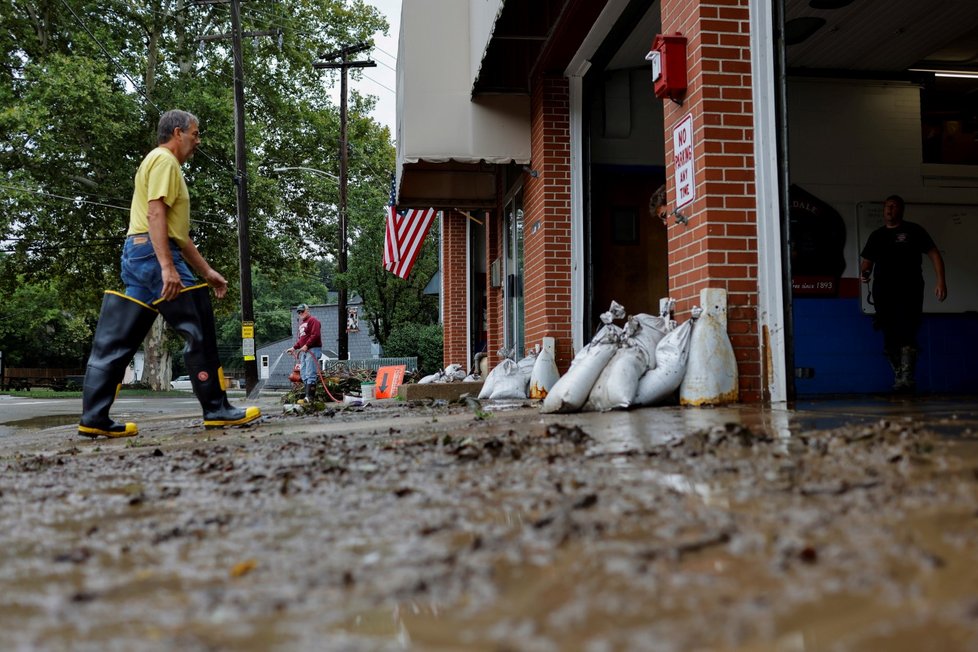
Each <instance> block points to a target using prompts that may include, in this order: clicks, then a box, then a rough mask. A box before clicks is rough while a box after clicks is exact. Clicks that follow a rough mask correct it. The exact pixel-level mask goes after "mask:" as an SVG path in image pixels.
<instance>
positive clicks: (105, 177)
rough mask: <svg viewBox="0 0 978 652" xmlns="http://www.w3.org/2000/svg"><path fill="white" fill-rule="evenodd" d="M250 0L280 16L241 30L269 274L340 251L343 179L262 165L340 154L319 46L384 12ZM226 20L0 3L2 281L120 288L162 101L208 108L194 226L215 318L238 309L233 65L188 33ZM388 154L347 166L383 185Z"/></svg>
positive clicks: (260, 247)
mask: <svg viewBox="0 0 978 652" xmlns="http://www.w3.org/2000/svg"><path fill="white" fill-rule="evenodd" d="M243 10H244V11H243V15H242V21H243V27H244V29H245V30H267V29H270V28H277V29H281V36H280V38H278V39H275V38H261V39H256V40H254V41H252V40H250V39H246V41H245V43H244V49H245V54H244V62H245V81H246V98H247V106H246V117H247V121H248V124H247V136H248V147H249V150H250V151H251V153H252V156H251V157H250V159H249V165H250V169H249V171H248V174H249V189H250V200H251V208H252V211H251V226H252V229H251V257H252V260H253V262H254V264H255V265H260V266H262V267H263V268H264V269H265V270H266V273H267V275H268V278H269V279H270V282H274V281H275V280H276V279H289V278H294V277H295V276H297V275H298V274H299V273H300V272H301V271H302V269H303V267H304V266H305V265H306V263H304V262H298V261H302V260H308V259H311V258H313V257H322V256H329V255H333V254H334V253H335V244H334V243H335V220H331V219H329V212H330V211H329V207H330V206H334V207H335V203H336V202H335V190H336V189H335V187H332V188H330V187H329V186H328V184H326V185H325V186H324V187H323V188H317V187H312V186H310V185H309V184H308V183H303V184H299V183H297V182H296V181H294V180H293V181H291V182H282V181H281V180H280V179H278V178H273V177H272V176H271V168H273V167H276V166H297V165H312V166H313V167H317V168H322V169H326V170H332V171H335V169H336V163H337V161H336V159H337V154H338V146H337V143H338V135H337V134H338V119H337V109H336V107H335V106H333V105H332V104H331V102H330V101H329V98H328V96H327V94H325V93H324V92H323V81H324V78H323V75H322V74H321V73H319V72H318V71H315V70H314V69H313V68H312V65H311V64H312V61H313V59H314V58H315V57H316V56H317V55H318V54H320V53H322V52H326V51H329V50H332V49H336V48H337V47H338V46H341V45H346V44H350V43H355V42H359V41H362V40H366V39H368V38H369V37H370V35H371V34H373V33H374V32H376V31H385V30H386V28H387V26H386V24H385V22H384V20H383V19H382V17H381V16H380V15H379V13H378V12H377V11H376V9H374V8H373V7H371V6H369V5H367V4H366V3H365V2H363V1H362V0H352V1H344V0H281V1H280V2H276V3H246V4H245V5H244V6H243ZM229 29H230V28H229V15H228V10H227V7H226V6H222V5H221V4H197V3H194V2H190V1H189V0H126V1H123V0H109V1H104V0H103V1H98V2H96V1H95V0H31V1H27V0H0V229H2V230H3V233H4V234H5V236H6V238H5V240H4V241H3V242H2V243H0V249H3V250H4V251H6V252H7V253H8V254H9V269H10V270H11V271H12V272H13V273H12V274H5V275H4V276H3V277H2V278H0V295H2V296H10V295H11V294H12V293H13V292H14V291H15V290H16V288H17V287H18V286H19V285H21V284H23V283H33V282H37V281H42V280H47V279H70V280H71V282H70V283H68V282H66V283H63V284H62V286H61V288H60V289H61V292H60V293H59V295H58V300H59V301H60V302H61V303H62V304H63V305H64V306H66V307H67V306H89V307H91V306H96V309H97V305H98V302H99V297H100V296H101V293H102V290H103V289H105V288H107V287H108V288H118V287H119V281H118V268H119V262H118V261H119V251H120V246H121V243H122V238H123V235H124V233H125V228H126V224H127V220H128V213H127V211H128V204H129V198H130V196H131V192H132V177H133V174H134V172H135V169H136V167H137V165H138V163H139V161H140V159H141V158H142V156H143V155H145V153H146V152H147V151H149V150H150V149H151V148H152V147H153V146H154V145H155V143H156V139H155V125H156V121H157V119H158V116H159V114H160V111H162V110H163V109H165V108H170V107H181V108H186V109H188V110H191V111H192V112H194V113H195V114H196V115H197V116H198V117H199V118H200V121H201V127H202V131H203V135H204V142H203V146H202V149H201V151H200V152H199V153H198V155H197V156H195V157H194V159H193V160H192V161H191V162H189V163H188V164H187V165H186V166H185V173H186V176H187V181H188V185H189V186H190V191H191V197H192V219H193V224H192V227H193V230H194V239H195V242H196V243H197V245H198V247H199V248H200V249H201V251H202V252H203V253H204V255H205V257H206V258H207V259H208V260H209V261H210V262H211V263H212V265H214V267H216V268H217V269H219V270H220V271H221V272H222V273H223V274H224V275H225V276H226V277H227V278H228V281H229V284H230V286H231V288H232V291H231V293H230V296H229V298H228V299H226V300H225V301H222V302H218V303H217V304H216V306H215V309H216V310H217V312H218V315H219V316H226V315H228V314H231V313H233V312H234V310H235V307H236V306H237V305H238V304H239V300H238V297H237V296H236V295H237V289H238V287H239V284H238V279H237V229H236V220H235V214H236V210H235V187H234V183H233V169H232V168H233V166H232V164H231V161H232V160H233V150H234V147H233V142H234V139H233V134H234V128H233V124H234V121H233V115H234V111H233V92H232V83H231V80H232V75H233V72H232V63H231V58H230V57H229V56H228V44H227V43H226V42H223V41H214V42H209V43H207V44H206V45H204V46H203V47H198V46H199V41H198V40H197V39H198V36H201V35H215V34H219V33H222V32H228V31H229ZM354 74H356V73H354ZM327 80H328V78H327ZM371 101H372V100H371V99H369V98H362V97H355V98H354V99H353V102H352V111H351V113H357V114H359V115H365V113H366V111H368V110H369V107H370V103H371ZM356 123H357V128H358V129H359V131H358V132H356V136H355V137H356V139H357V142H358V143H363V144H364V145H363V149H362V151H363V152H377V151H383V152H387V151H389V150H390V142H389V140H390V134H389V133H388V131H387V130H386V129H385V128H382V127H380V126H379V125H377V124H376V123H374V122H373V121H371V120H369V119H367V118H362V117H361V118H358V119H357V120H356ZM358 151H360V150H358ZM392 160H393V159H392V157H387V158H386V159H385V160H384V163H383V164H381V163H380V161H379V159H377V157H376V156H374V155H373V154H371V155H359V156H358V155H353V156H351V159H350V163H351V178H352V179H355V180H356V181H355V183H358V184H361V183H362V184H366V185H375V186H384V185H386V183H387V178H388V175H389V173H390V169H391V167H392ZM303 181H304V182H305V181H308V180H303ZM353 194H354V195H355V194H356V193H353ZM310 233H312V237H309V235H308V234H310ZM331 236H333V237H331ZM261 328H262V326H261V325H260V324H259V329H261Z"/></svg>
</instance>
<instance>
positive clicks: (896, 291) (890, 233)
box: [860, 222, 935, 318]
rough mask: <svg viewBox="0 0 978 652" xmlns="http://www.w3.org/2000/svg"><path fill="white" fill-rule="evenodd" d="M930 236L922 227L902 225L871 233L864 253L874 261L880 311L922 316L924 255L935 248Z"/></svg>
mask: <svg viewBox="0 0 978 652" xmlns="http://www.w3.org/2000/svg"><path fill="white" fill-rule="evenodd" d="M934 246H935V245H934V241H933V240H932V239H931V237H930V234H928V233H927V231H926V230H925V229H924V227H922V226H920V225H919V224H914V223H913V222H901V223H900V225H899V226H895V227H893V228H887V227H886V226H881V227H880V228H878V229H876V230H875V231H873V232H872V233H870V234H869V239H868V240H866V245H865V246H864V247H863V251H862V253H861V254H860V255H861V256H862V257H863V258H865V259H866V260H870V261H872V262H873V299H874V301H875V305H876V312H877V314H880V313H881V312H885V313H892V312H893V311H897V312H899V313H900V314H902V315H904V316H908V317H911V318H913V317H915V316H919V314H920V312H921V310H922V309H923V301H924V275H923V272H922V271H921V266H920V265H921V254H925V253H927V252H928V251H930V250H931V249H933V248H934Z"/></svg>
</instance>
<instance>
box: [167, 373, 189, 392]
mask: <svg viewBox="0 0 978 652" xmlns="http://www.w3.org/2000/svg"><path fill="white" fill-rule="evenodd" d="M193 388H194V386H193V385H192V384H191V383H190V376H177V377H176V378H174V379H173V380H172V381H170V389H189V390H193Z"/></svg>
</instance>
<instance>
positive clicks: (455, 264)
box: [441, 210, 472, 370]
mask: <svg viewBox="0 0 978 652" xmlns="http://www.w3.org/2000/svg"><path fill="white" fill-rule="evenodd" d="M442 215H443V217H442V266H441V274H442V277H441V292H442V316H441V319H442V329H443V331H444V352H443V354H442V360H443V363H442V366H445V365H449V364H460V365H462V366H463V367H465V369H466V370H468V369H469V367H471V366H472V361H471V360H469V359H468V339H469V333H468V318H467V317H468V315H467V310H466V309H467V307H468V301H467V295H468V264H467V263H466V259H465V255H466V244H467V239H466V224H465V222H466V218H465V216H464V215H462V214H460V213H457V212H456V211H451V210H446V211H445V212H444V213H443V214H442Z"/></svg>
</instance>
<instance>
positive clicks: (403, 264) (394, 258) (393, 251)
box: [384, 179, 436, 278]
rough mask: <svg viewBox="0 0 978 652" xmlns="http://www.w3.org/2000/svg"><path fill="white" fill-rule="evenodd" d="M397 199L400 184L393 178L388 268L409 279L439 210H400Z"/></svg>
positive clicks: (386, 240) (387, 237) (386, 256)
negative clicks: (397, 187)
mask: <svg viewBox="0 0 978 652" xmlns="http://www.w3.org/2000/svg"><path fill="white" fill-rule="evenodd" d="M396 201H397V195H396V187H395V185H394V180H393V179H391V200H390V209H389V211H388V213H387V229H386V232H385V234H384V269H386V270H387V271H388V272H390V273H392V274H394V275H395V276H399V277H400V278H407V277H408V274H410V273H411V268H412V267H414V261H416V260H417V259H418V254H419V253H421V246H422V245H423V244H424V239H425V236H426V235H428V230H429V229H431V223H432V222H434V220H435V212H436V211H435V209H434V208H419V209H413V208H412V209H407V210H402V211H398V210H397V205H396Z"/></svg>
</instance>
